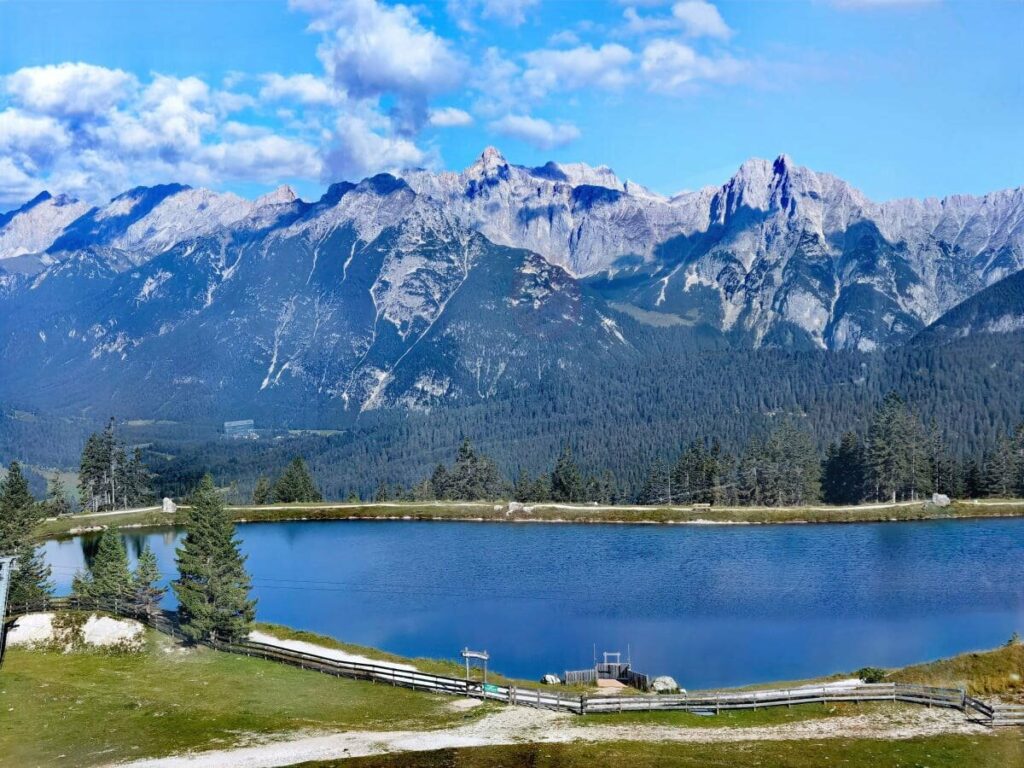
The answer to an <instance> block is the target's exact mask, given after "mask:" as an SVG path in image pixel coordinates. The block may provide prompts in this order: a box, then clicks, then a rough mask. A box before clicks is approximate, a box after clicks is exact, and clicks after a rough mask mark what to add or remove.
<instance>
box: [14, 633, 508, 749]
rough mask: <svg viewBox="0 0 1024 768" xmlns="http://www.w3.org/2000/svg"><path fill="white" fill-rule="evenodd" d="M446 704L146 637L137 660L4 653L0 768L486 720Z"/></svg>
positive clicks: (133, 657) (95, 655)
mask: <svg viewBox="0 0 1024 768" xmlns="http://www.w3.org/2000/svg"><path fill="white" fill-rule="evenodd" d="M450 702H451V699H449V698H447V697H437V696H430V695H427V694H424V693H418V692H415V691H407V690H404V689H400V688H391V687H387V686H379V685H372V684H368V683H364V682H357V681H351V680H344V679H339V678H335V677H330V676H327V675H318V674H314V673H312V672H308V671H303V670H301V669H295V668H293V667H289V666H285V665H283V664H275V663H273V662H268V661H261V660H258V659H250V658H247V657H245V656H236V655H232V654H226V653H220V652H217V651H212V650H209V649H204V648H199V649H189V650H185V649H182V648H181V647H180V646H177V645H176V644H174V643H173V642H172V641H171V640H170V639H169V638H167V637H165V636H163V635H159V634H156V633H154V632H151V633H149V635H148V637H147V650H146V652H145V653H143V654H132V655H107V654H103V653H98V652H91V653H90V652H84V653H73V654H66V655H65V654H60V653H52V652H44V651H26V650H22V649H19V648H11V649H9V650H8V653H7V657H6V659H5V660H4V665H3V668H2V670H0V765H4V766H8V765H9V766H52V765H60V764H66V765H76V766H90V765H98V764H106V763H112V762H115V761H120V760H127V759H131V758H141V757H147V756H158V755H167V754H171V753H175V752H181V751H184V750H188V749H215V748H220V749H223V748H227V747H230V746H233V745H239V744H245V743H251V742H252V741H253V739H258V738H261V737H266V736H269V735H273V734H275V733H284V732H294V731H298V730H303V729H319V730H346V729H358V730H385V729H398V728H437V727H442V726H446V725H452V724H455V723H458V722H464V721H465V720H466V718H467V717H469V718H475V717H478V716H480V715H481V714H483V713H485V712H486V711H487V710H488V708H487V707H486V706H484V707H477V708H476V709H474V710H471V711H470V713H469V714H464V713H455V712H453V711H451V710H450V709H449V704H450ZM72 756H73V757H72Z"/></svg>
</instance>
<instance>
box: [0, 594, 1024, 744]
mask: <svg viewBox="0 0 1024 768" xmlns="http://www.w3.org/2000/svg"><path fill="white" fill-rule="evenodd" d="M53 610H88V611H95V610H99V611H104V612H107V613H112V614H115V615H120V616H125V617H129V618H134V619H137V620H139V621H142V622H143V623H145V624H147V625H149V626H150V627H153V628H154V629H156V630H158V631H160V632H163V633H165V634H168V635H172V636H174V637H177V638H179V639H180V638H182V637H183V635H182V633H181V630H180V629H179V627H178V625H177V621H176V614H174V613H173V612H167V611H164V612H160V613H156V614H140V613H139V612H138V611H135V610H133V609H132V608H131V606H129V605H126V604H119V603H118V602H116V601H77V600H74V599H71V598H48V599H45V600H41V601H39V602H37V603H33V604H31V605H18V606H10V607H9V610H8V615H10V616H18V615H22V614H26V613H38V612H40V611H53ZM206 645H209V646H210V647H212V648H216V649H218V650H221V651H225V652H227V653H236V654H241V655H244V656H251V657H255V658H260V659H266V660H268V661H275V662H278V663H281V664H288V665H290V666H293V667H299V668H301V669H308V670H312V671H316V672H320V673H323V674H327V675H334V676H336V677H347V678H352V679H355V680H366V681H369V682H372V683H380V684H385V685H394V686H398V687H401V688H412V689H416V690H421V691H429V692H432V693H440V694H447V695H453V696H468V697H472V698H477V699H486V700H491V701H500V702H504V703H507V704H514V705H518V706H528V707H536V708H541V709H554V710H560V711H568V712H574V713H576V714H597V713H602V712H653V711H664V710H676V711H689V712H699V713H704V714H707V713H716V714H717V713H719V712H721V711H722V710H737V709H759V708H762V707H791V706H794V705H798V704H827V703H831V702H841V701H850V702H865V701H901V702H907V703H911V704H922V705H925V706H929V707H944V708H949V709H958V710H960V711H963V712H966V711H967V710H968V709H972V710H974V711H975V712H976V713H978V714H979V715H980V716H981V717H980V718H979V719H981V721H982V722H985V723H987V724H990V725H1024V705H1020V706H1018V705H1002V704H1000V705H995V706H993V705H989V704H986V703H985V702H983V701H980V700H978V699H975V698H973V697H971V696H967V695H966V693H965V692H964V691H963V690H962V689H960V688H937V687H934V686H924V685H910V684H905V683H862V684H859V685H849V686H845V685H843V686H837V685H823V686H803V687H799V688H785V689H770V690H755V691H702V692H694V693H684V694H671V695H658V694H655V695H609V696H588V695H587V694H585V693H584V694H581V695H574V694H567V693H561V692H559V691H557V690H556V689H553V688H549V689H540V688H520V687H518V686H506V685H492V684H485V683H481V682H479V681H475V680H470V681H467V680H464V679H460V678H455V677H446V676H444V675H432V674H429V673H426V672H420V671H417V670H412V669H402V668H398V667H393V666H388V665H385V664H373V663H364V662H351V661H341V660H338V659H332V658H328V657H326V656H319V655H316V654H311V653H303V652H300V651H295V650H291V649H288V648H280V647H278V646H274V645H267V644H265V643H257V642H253V641H245V642H238V643H226V642H210V643H206Z"/></svg>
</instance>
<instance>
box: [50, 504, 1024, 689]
mask: <svg viewBox="0 0 1024 768" xmlns="http://www.w3.org/2000/svg"><path fill="white" fill-rule="evenodd" d="M238 531H239V535H240V537H241V538H242V540H243V547H244V550H245V552H246V553H247V554H248V558H249V559H248V566H249V569H250V572H251V573H252V576H253V584H254V592H255V595H256V597H257V598H258V599H259V604H258V606H257V612H258V616H259V619H260V620H262V621H272V622H278V623H282V624H288V625H290V626H294V627H300V628H304V629H309V630H313V631H317V632H322V633H325V634H329V635H333V636H335V637H338V638H341V639H344V640H347V641H350V642H354V643H360V644H363V645H370V646H375V647H379V648H384V649H387V650H389V651H393V652H395V653H400V654H404V655H408V656H431V657H444V658H452V657H457V655H458V651H459V649H461V648H462V647H463V646H466V645H468V646H470V647H472V648H486V649H487V650H489V651H490V652H491V658H492V662H491V666H492V668H493V669H497V670H500V671H501V672H504V673H506V674H510V675H515V676H520V677H527V678H536V677H539V676H540V675H541V674H543V673H546V672H557V673H561V672H562V671H563V670H565V669H567V668H568V669H576V668H581V667H585V666H588V665H589V664H590V662H591V657H592V655H593V648H594V646H595V645H596V647H597V651H598V652H599V653H600V652H601V651H602V650H620V649H621V650H622V651H623V652H625V651H626V649H627V646H628V647H629V649H630V650H631V652H632V658H633V663H634V666H635V667H636V668H637V669H639V670H641V671H645V672H649V673H654V674H671V675H673V676H674V677H675V678H676V679H677V680H678V681H679V682H680V684H681V685H683V686H685V687H688V688H691V689H692V688H704V687H712V686H725V685H739V684H743V683H752V682H760V681H767V680H786V679H795V678H803V677H810V676H815V675H821V674H825V673H831V672H837V671H849V670H855V669H857V668H859V667H862V666H867V665H877V666H898V665H902V664H907V663H911V662H915V661H923V660H927V659H932V658H936V657H939V656H946V655H950V654H954V653H958V652H961V651H965V650H970V649H976V648H986V647H992V646H995V645H998V644H1001V643H1003V642H1004V641H1005V640H1006V639H1007V638H1008V637H1009V636H1010V634H1011V633H1012V632H1013V631H1014V630H1017V631H1020V632H1022V633H1024V520H1019V519H1018V520H969V521H943V522H927V523H880V524H847V525H813V526H809V525H808V526H799V525H789V526H672V527H668V526H648V525H637V526H618V525H615V526H611V525H609V526H584V525H524V524H507V525H506V524H492V523H489V524H481V523H457V522H452V523H441V522H391V521H380V522H373V521H366V522H351V521H336V522H293V523H260V524H249V525H241V526H239V528H238ZM179 536H180V534H176V533H171V532H151V533H140V534H134V535H127V536H125V539H126V541H127V544H128V548H129V553H131V554H132V555H133V557H134V554H135V553H137V552H138V550H139V549H140V548H141V545H142V543H143V541H148V542H149V544H150V546H151V547H153V549H154V550H155V551H156V553H157V557H158V559H159V561H160V566H161V568H162V570H163V572H164V573H165V574H170V573H172V571H173V568H174V564H173V563H174V548H175V546H176V542H177V540H178V537H179ZM94 546H95V539H89V538H85V537H82V538H77V539H72V540H68V541H63V542H48V543H47V544H46V545H45V551H46V554H47V557H48V558H49V561H50V563H51V564H52V565H53V567H54V578H55V580H56V581H57V582H58V585H59V591H61V592H66V591H67V590H68V589H69V587H70V582H71V576H72V575H73V574H74V572H75V570H76V569H78V568H81V567H82V565H83V563H84V562H85V559H86V558H87V557H91V550H92V548H93V547H94ZM167 604H168V605H173V599H172V598H170V597H169V598H168V600H167Z"/></svg>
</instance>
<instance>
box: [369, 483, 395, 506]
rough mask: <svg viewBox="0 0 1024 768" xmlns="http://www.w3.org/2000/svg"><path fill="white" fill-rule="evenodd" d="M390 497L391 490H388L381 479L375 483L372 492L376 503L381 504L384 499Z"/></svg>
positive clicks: (387, 499) (386, 499)
mask: <svg viewBox="0 0 1024 768" xmlns="http://www.w3.org/2000/svg"><path fill="white" fill-rule="evenodd" d="M390 499H391V492H390V491H388V485H387V483H385V482H384V481H383V480H381V481H380V482H379V483H377V490H376V491H374V492H373V501H374V502H375V503H377V504H382V503H383V502H385V501H389V500H390Z"/></svg>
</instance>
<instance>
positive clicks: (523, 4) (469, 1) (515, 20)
mask: <svg viewBox="0 0 1024 768" xmlns="http://www.w3.org/2000/svg"><path fill="white" fill-rule="evenodd" d="M538 5H540V0H448V2H447V4H446V7H447V9H448V15H449V16H451V17H452V20H453V21H454V22H455V25H456V26H457V27H458V28H459V29H461V30H462V31H463V32H469V33H475V32H477V31H479V30H478V29H477V21H476V16H477V15H478V14H479V16H480V18H481V19H485V20H492V21H497V22H499V23H501V24H505V25H507V26H510V27H518V26H520V25H522V24H523V23H524V22H525V21H526V16H527V12H528V11H529V10H531V9H533V8H536V7H537V6H538Z"/></svg>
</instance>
